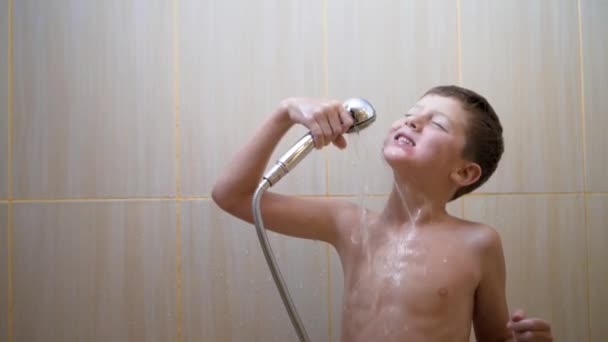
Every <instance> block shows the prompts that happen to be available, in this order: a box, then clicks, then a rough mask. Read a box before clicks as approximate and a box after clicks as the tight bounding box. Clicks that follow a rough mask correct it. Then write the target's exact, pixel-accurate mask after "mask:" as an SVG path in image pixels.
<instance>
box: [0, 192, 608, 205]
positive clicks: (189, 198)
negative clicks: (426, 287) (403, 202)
mask: <svg viewBox="0 0 608 342" xmlns="http://www.w3.org/2000/svg"><path fill="white" fill-rule="evenodd" d="M292 195H293V196H298V197H303V198H327V197H336V198H350V197H357V196H359V195H358V194H328V193H326V194H322V195H321V194H317V195H310V194H292ZM388 195H389V193H370V194H366V196H367V197H385V196H388ZM582 195H586V196H608V192H606V191H598V192H585V191H578V192H502V193H501V192H486V193H476V192H474V193H469V194H467V197H491V196H494V197H503V196H582ZM207 200H211V197H210V196H177V197H176V196H158V197H154V196H150V197H73V198H21V199H3V200H0V203H2V204H9V203H12V204H24V203H74V202H137V201H141V202H153V201H178V202H186V201H207Z"/></svg>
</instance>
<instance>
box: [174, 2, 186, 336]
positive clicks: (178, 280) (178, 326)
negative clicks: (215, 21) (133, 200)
mask: <svg viewBox="0 0 608 342" xmlns="http://www.w3.org/2000/svg"><path fill="white" fill-rule="evenodd" d="M172 5H173V8H172V10H173V13H172V14H173V77H174V81H173V82H174V83H173V95H174V101H175V103H174V115H175V126H174V133H175V196H176V197H175V311H176V313H175V314H176V319H175V333H176V341H177V342H181V341H182V310H183V308H182V260H181V218H180V216H181V210H180V209H181V207H180V202H181V201H180V196H181V179H180V135H179V133H180V132H179V128H180V126H179V119H180V116H179V114H180V101H179V81H180V79H179V72H180V69H179V38H180V35H179V24H178V19H179V18H178V17H179V0H174V1H173V2H172Z"/></svg>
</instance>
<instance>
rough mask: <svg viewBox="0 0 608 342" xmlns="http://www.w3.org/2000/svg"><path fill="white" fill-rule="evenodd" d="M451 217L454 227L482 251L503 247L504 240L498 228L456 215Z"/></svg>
mask: <svg viewBox="0 0 608 342" xmlns="http://www.w3.org/2000/svg"><path fill="white" fill-rule="evenodd" d="M451 218H452V220H453V223H452V224H453V225H454V227H455V228H457V229H458V231H460V232H461V233H462V234H463V235H464V236H465V237H466V239H467V241H469V242H470V243H471V245H472V246H473V247H475V248H476V249H478V250H479V251H480V252H490V251H493V250H494V251H495V250H496V249H502V241H501V238H500V234H499V233H498V231H497V230H496V228H494V227H492V226H490V225H488V224H485V223H482V222H476V221H471V220H465V219H462V218H459V217H454V216H452V217H451Z"/></svg>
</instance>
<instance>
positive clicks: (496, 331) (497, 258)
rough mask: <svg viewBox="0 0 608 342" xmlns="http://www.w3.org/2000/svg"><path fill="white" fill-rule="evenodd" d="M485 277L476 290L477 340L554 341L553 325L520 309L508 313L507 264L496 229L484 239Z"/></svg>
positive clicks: (482, 244) (474, 316) (474, 321)
mask: <svg viewBox="0 0 608 342" xmlns="http://www.w3.org/2000/svg"><path fill="white" fill-rule="evenodd" d="M481 257H482V259H481V262H482V272H483V273H482V279H481V281H480V284H479V286H478V287H477V291H476V292H475V311H474V313H473V324H474V327H475V337H476V339H477V341H479V342H482V341H518V342H524V341H553V336H552V334H551V325H550V324H549V322H547V321H545V320H542V319H539V318H527V317H526V316H525V314H524V313H523V311H521V310H517V311H516V312H515V313H514V314H513V315H512V317H511V318H510V319H509V317H508V308H507V301H506V267H505V259H504V254H503V250H502V243H501V241H500V236H499V235H498V233H497V232H496V231H495V230H494V229H488V233H487V234H485V237H484V238H483V239H482V243H481Z"/></svg>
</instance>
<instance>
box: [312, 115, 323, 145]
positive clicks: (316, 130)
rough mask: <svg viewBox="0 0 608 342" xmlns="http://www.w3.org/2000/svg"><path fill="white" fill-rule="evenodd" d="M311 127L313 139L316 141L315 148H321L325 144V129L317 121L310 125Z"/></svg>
mask: <svg viewBox="0 0 608 342" xmlns="http://www.w3.org/2000/svg"><path fill="white" fill-rule="evenodd" d="M309 129H310V134H311V135H312V140H313V141H314V142H315V148H317V149H319V148H321V147H323V146H325V141H324V140H323V131H322V130H321V127H320V126H319V125H318V124H317V123H316V121H315V122H313V123H312V124H310V125H309Z"/></svg>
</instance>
